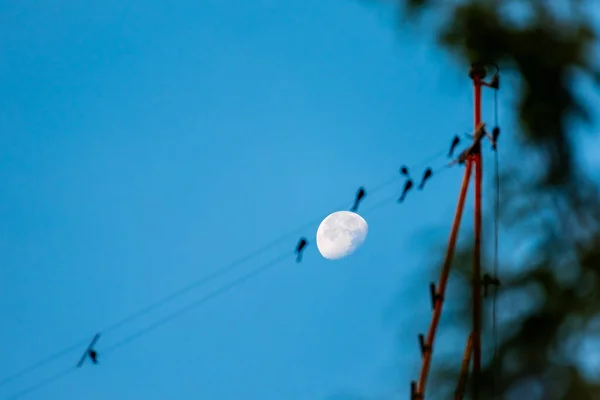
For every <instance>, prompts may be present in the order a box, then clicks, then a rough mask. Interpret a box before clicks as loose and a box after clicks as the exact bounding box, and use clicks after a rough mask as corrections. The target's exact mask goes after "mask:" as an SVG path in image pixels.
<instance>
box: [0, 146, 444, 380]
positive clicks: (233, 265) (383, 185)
mask: <svg viewBox="0 0 600 400" xmlns="http://www.w3.org/2000/svg"><path fill="white" fill-rule="evenodd" d="M445 153H446V152H445V151H440V152H438V153H435V154H433V155H431V156H430V157H428V158H426V159H425V160H423V161H421V162H419V163H417V164H414V165H413V166H412V168H418V167H421V166H424V165H427V164H429V163H430V162H432V161H434V160H436V159H438V158H440V157H441V156H443V155H444V154H445ZM396 182H398V177H397V175H396V176H394V177H393V178H391V179H389V180H387V181H385V182H382V183H381V184H379V185H377V186H376V187H375V188H373V189H371V190H370V191H369V192H370V193H376V192H378V191H380V190H382V189H385V188H386V187H388V186H390V185H392V184H394V183H396ZM345 206H346V204H344V205H341V206H339V207H338V208H344V207H345ZM321 220H322V217H321V218H318V219H314V220H312V221H310V222H308V223H306V224H304V225H302V226H300V227H298V228H296V229H294V230H292V231H290V232H288V233H286V234H284V235H282V236H280V237H279V238H278V239H275V240H273V241H272V242H270V243H268V244H266V245H264V246H262V247H260V248H258V249H257V250H255V251H253V252H250V253H248V254H246V255H245V256H243V257H241V258H239V259H237V260H235V261H233V262H231V263H230V264H227V265H225V266H223V267H221V268H220V269H217V270H216V271H214V272H212V273H209V274H207V275H204V276H202V277H201V278H199V279H197V280H195V281H193V282H191V283H189V284H188V285H186V286H184V287H182V288H181V289H179V290H176V291H175V292H172V293H171V294H169V295H167V296H165V297H163V298H161V299H159V300H157V301H156V302H154V303H151V304H150V305H148V306H146V307H144V308H142V309H140V310H138V311H136V312H134V313H132V314H130V315H128V316H126V317H124V318H122V319H121V320H118V321H116V322H114V323H112V324H110V325H108V326H106V327H105V328H103V329H101V330H100V332H103V333H106V332H109V331H113V330H116V329H118V328H120V327H122V326H123V325H125V324H127V323H129V322H132V321H134V320H136V319H138V318H139V317H141V316H143V315H145V314H148V313H150V312H151V311H154V310H156V309H158V308H160V307H162V306H163V305H165V304H167V303H169V302H171V301H173V300H175V299H176V298H178V297H180V296H182V295H183V294H185V293H187V292H189V291H191V290H192V289H195V288H197V287H199V286H202V285H204V284H206V283H208V282H210V281H212V280H215V279H217V278H219V277H221V276H223V275H225V274H226V273H228V272H231V271H232V270H234V269H235V268H236V267H238V266H240V265H242V264H244V263H245V262H247V261H249V260H251V259H252V258H254V257H256V256H258V255H260V254H262V253H264V252H266V251H267V250H270V249H272V248H274V247H275V246H277V245H278V244H280V243H282V242H283V241H284V240H286V239H289V238H290V237H292V236H294V235H298V234H299V233H300V232H301V231H303V230H304V229H306V228H308V227H310V226H312V225H314V224H316V223H319V222H320V221H321ZM88 342H89V338H86V339H82V340H80V341H78V342H77V343H74V344H72V345H70V346H68V347H66V348H64V349H62V350H60V351H58V352H56V353H54V354H52V355H50V356H48V357H46V358H44V359H41V360H40V361H37V362H36V363H33V364H31V365H29V366H27V367H25V368H23V369H22V370H20V371H18V372H16V373H14V374H12V375H10V376H7V377H5V378H3V379H1V380H0V386H3V385H5V384H7V383H8V382H11V381H13V380H15V379H17V378H20V377H22V376H24V375H26V374H28V373H30V372H32V371H34V370H36V369H38V368H40V367H42V366H44V365H46V364H48V363H49V362H51V361H54V360H56V359H58V358H60V357H62V356H64V355H66V354H68V353H70V352H72V351H74V350H76V349H77V348H79V347H81V346H83V345H85V344H87V343H88Z"/></svg>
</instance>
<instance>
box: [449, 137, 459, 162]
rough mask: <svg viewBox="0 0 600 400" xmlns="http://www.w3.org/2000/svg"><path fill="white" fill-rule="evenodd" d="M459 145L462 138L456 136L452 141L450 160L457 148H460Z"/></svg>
mask: <svg viewBox="0 0 600 400" xmlns="http://www.w3.org/2000/svg"><path fill="white" fill-rule="evenodd" d="M459 143H460V138H459V137H458V135H455V136H454V138H453V139H452V143H451V144H450V151H449V152H448V157H449V158H452V156H453V155H454V150H455V149H456V146H458V144H459Z"/></svg>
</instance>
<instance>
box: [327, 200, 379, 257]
mask: <svg viewBox="0 0 600 400" xmlns="http://www.w3.org/2000/svg"><path fill="white" fill-rule="evenodd" d="M368 231H369V226H368V225H367V221H365V220H364V219H363V217H361V216H360V215H358V214H356V213H353V212H350V211H337V212H334V213H333V214H330V215H328V216H327V218H325V219H324V220H323V222H321V225H319V229H317V248H318V249H319V252H320V253H321V255H322V256H323V257H325V258H327V259H329V260H338V259H340V258H344V257H347V256H349V255H350V254H352V253H354V252H355V251H356V249H358V248H359V247H360V246H362V244H363V243H364V242H365V239H366V238H367V232H368Z"/></svg>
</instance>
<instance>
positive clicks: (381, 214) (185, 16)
mask: <svg viewBox="0 0 600 400" xmlns="http://www.w3.org/2000/svg"><path fill="white" fill-rule="evenodd" d="M125 3H126V4H124V3H123V2H117V1H113V0H104V1H101V2H100V1H97V2H86V4H85V5H84V4H83V3H81V4H79V3H76V2H68V1H55V2H44V3H43V4H42V3H39V2H18V4H17V3H10V2H5V3H3V4H2V5H0V57H1V58H2V60H3V62H2V63H0V132H2V134H1V135H0V141H1V142H0V182H2V189H1V190H2V201H0V218H1V220H2V221H3V223H2V224H0V263H1V265H2V268H1V269H0V313H1V314H2V315H3V316H4V324H3V325H2V329H0V353H1V354H2V355H3V362H2V363H1V364H0V376H2V377H4V376H6V375H10V374H11V373H13V372H15V371H17V370H19V369H21V368H23V367H26V366H27V365H29V364H31V363H33V362H35V361H37V360H39V359H40V358H42V357H45V356H46V355H48V354H51V353H52V352H54V351H56V350H59V349H62V348H64V347H65V346H68V345H70V344H72V343H73V342H78V341H79V340H81V339H82V338H83V339H85V338H88V337H89V338H91V337H92V336H93V334H94V333H95V332H96V331H98V330H100V329H102V328H103V327H105V326H107V325H110V324H111V323H113V322H115V321H117V320H119V319H121V318H123V317H125V316H127V315H129V314H131V313H133V312H135V311H137V310H139V309H140V308H143V307H145V306H146V305H148V304H150V303H152V302H154V301H156V300H157V299H159V298H161V297H163V296H165V295H167V294H169V293H170V292H172V291H174V290H177V289H179V288H180V287H182V286H185V285H186V284H187V283H189V282H191V281H194V280H196V279H198V278H200V277H202V276H203V275H205V274H207V273H210V272H212V271H214V270H216V269H218V268H219V267H222V266H223V265H226V264H228V263H230V262H231V261H233V260H235V259H237V258H240V257H243V256H244V255H246V254H247V253H249V252H252V251H253V250H255V249H257V248H259V247H260V246H262V245H264V244H265V243H268V242H270V241H272V240H273V239H276V238H278V237H280V236H281V235H282V234H285V233H287V232H288V231H290V230H293V229H294V228H296V227H298V226H301V225H304V224H305V223H306V222H307V221H311V220H314V219H315V218H318V217H324V216H325V215H326V214H327V213H329V212H332V211H336V209H337V208H338V206H340V205H341V204H345V203H346V204H347V206H348V207H349V206H350V205H351V204H352V201H353V196H354V194H355V192H356V190H357V188H358V187H359V186H361V185H364V186H365V187H366V188H367V192H368V191H369V188H370V187H374V186H376V185H377V184H379V183H381V182H384V181H386V180H388V179H390V178H392V177H394V176H398V183H397V184H396V185H391V186H389V187H387V189H386V190H384V191H381V192H379V193H377V194H376V195H373V196H369V195H367V198H366V200H365V202H364V207H365V208H368V207H369V206H371V205H373V204H374V203H376V202H377V201H379V200H381V199H386V198H388V197H389V196H393V195H398V194H399V191H400V188H401V184H402V181H401V179H400V177H399V175H398V174H397V171H398V168H399V167H400V165H401V164H408V165H411V164H414V163H419V162H421V161H423V160H424V159H427V158H429V157H430V156H431V155H432V154H436V153H438V152H440V151H443V150H445V149H446V148H447V146H448V144H449V141H450V139H451V137H452V135H454V134H456V133H462V132H466V131H468V130H469V129H471V124H472V116H471V104H472V103H471V87H470V83H469V80H468V79H467V71H466V67H465V68H462V67H460V66H456V65H455V64H453V63H452V61H451V60H449V59H448V58H446V57H445V56H444V55H443V54H441V53H440V52H439V51H438V50H436V48H435V46H433V45H432V44H431V42H430V41H429V40H428V39H427V38H426V37H425V36H423V32H416V31H408V30H406V29H398V27H397V26H396V22H397V21H396V20H395V15H394V14H393V11H392V10H391V9H386V8H382V7H375V6H370V5H365V4H360V3H359V2H352V1H340V2H322V1H314V0H310V1H287V2H281V1H274V0H268V1H267V0H260V1H252V2H248V1H241V0H235V1H228V2H222V1H220V2H219V1H208V0H204V1H188V0H184V1H180V2H178V3H177V4H176V5H167V3H161V2H156V1H138V0H134V1H129V2H125ZM487 105H488V107H489V106H490V104H489V102H488V104H487ZM488 110H489V108H488ZM442 160H443V158H442ZM438 164H439V163H438ZM436 165H437V164H436ZM489 165H491V164H489ZM417 172H418V173H420V171H415V173H417ZM460 175H461V172H460V170H458V169H456V170H451V171H449V172H447V173H445V174H444V175H441V176H439V177H437V178H436V179H435V180H432V181H431V183H430V186H429V187H428V188H427V190H426V191H424V192H423V193H413V196H411V197H409V199H408V201H407V202H406V203H405V204H404V205H402V206H398V205H396V204H394V202H393V201H389V204H387V205H386V206H385V207H382V208H380V209H378V210H377V211H376V212H373V213H365V215H364V217H365V219H366V220H367V222H368V223H369V224H370V233H369V237H368V238H367V241H366V243H365V245H364V247H363V248H362V249H361V250H360V251H358V252H357V253H356V254H355V255H353V256H352V257H350V258H348V259H345V260H342V261H338V262H330V261H326V260H324V259H322V258H321V257H320V256H319V255H318V252H317V251H316V246H314V234H315V232H316V227H317V225H314V226H313V227H311V228H308V229H305V230H304V231H303V233H302V234H303V235H305V236H307V237H308V238H309V240H312V246H310V247H309V248H308V249H307V252H306V254H305V257H304V262H303V263H302V264H296V263H294V257H293V254H292V251H293V248H294V246H295V245H296V240H297V238H296V237H292V238H290V239H289V241H287V242H282V243H281V244H280V245H279V246H277V247H274V248H272V249H271V250H270V251H269V252H266V253H263V254H261V255H260V257H257V258H255V259H253V260H251V261H250V262H248V263H247V264H244V265H242V266H240V267H239V268H238V269H236V270H235V271H232V273H231V274H229V275H227V276H225V277H223V278H222V279H220V280H219V281H217V282H213V283H211V285H207V286H203V287H200V288H198V289H197V290H194V291H192V292H190V293H187V294H186V295H185V296H182V297H181V298H178V299H177V301H175V302H173V303H172V304H169V305H167V306H166V307H165V308H164V309H160V310H157V311H156V312H155V313H151V314H149V315H146V316H144V317H143V318H140V319H139V320H136V321H133V322H132V323H131V324H129V325H127V326H123V327H122V328H120V329H118V330H115V331H111V332H109V333H107V334H106V335H104V336H103V337H102V338H101V340H100V342H99V343H98V350H99V352H100V363H101V364H100V365H99V366H97V367H93V366H90V365H89V364H87V365H86V366H85V368H83V369H81V370H78V371H76V372H75V373H73V374H70V375H68V376H66V377H65V378H63V379H61V380H59V381H57V382H55V383H54V384H52V385H49V386H47V387H44V388H42V389H40V390H39V391H36V392H33V393H31V394H29V395H28V396H27V397H26V398H29V399H32V400H35V399H38V400H41V399H44V400H55V399H56V400H58V399H61V400H66V399H76V398H78V399H79V398H85V399H88V400H97V399H108V398H110V399H113V400H121V399H123V400H124V399H132V398H144V399H147V400H158V399H177V398H193V397H197V398H203V399H232V400H235V399H249V398H250V399H261V400H281V399H287V400H303V399H327V398H328V396H330V395H334V394H337V393H346V392H347V393H363V394H369V395H379V394H389V393H394V391H396V390H398V391H399V393H406V392H407V391H408V384H409V381H410V379H414V378H416V376H417V369H416V366H417V362H418V360H419V353H418V348H417V342H416V335H417V333H418V332H421V331H425V330H426V328H427V324H428V321H429V317H430V307H429V298H428V282H429V277H428V272H427V265H428V264H427V262H426V261H427V260H428V256H429V253H427V252H426V250H428V249H429V248H430V246H431V245H433V244H435V243H437V241H438V240H439V239H442V240H445V236H446V234H447V231H448V229H449V223H450V219H449V218H450V217H451V215H452V213H453V210H454V206H455V202H456V196H457V185H458V184H459V182H460ZM285 252H289V253H290V256H289V260H286V261H285V262H283V263H280V264H278V265H277V266H276V268H275V269H273V270H271V271H269V272H267V273H265V274H264V275H262V276H260V277H257V278H256V279H252V280H250V281H248V282H246V283H245V284H243V285H241V286H239V287H237V288H235V289H234V290H232V291H231V292H229V293H227V294H224V295H223V296H220V297H218V298H216V299H214V300H213V301H211V302H209V303H207V304H205V305H203V306H201V307H199V308H197V309H195V310H193V311H192V312H190V313H188V314H185V315H184V316H182V317H181V318H178V319H176V320H174V321H172V322H171V323H169V324H166V325H164V326H162V327H160V328H158V329H156V330H155V331H152V332H151V333H149V334H147V335H144V336H142V337H140V338H139V339H138V340H136V341H133V342H131V343H129V344H128V345H126V346H123V347H121V348H119V349H118V351H114V352H112V353H110V354H107V355H106V357H103V355H102V349H103V348H108V347H110V346H111V345H112V344H114V343H116V342H118V341H119V340H121V339H123V338H124V337H126V336H127V335H129V334H131V333H133V332H135V331H137V330H139V329H142V328H144V327H145V326H147V325H148V324H152V323H153V322H154V321H156V320H157V319H159V318H161V317H163V316H165V315H168V314H169V313H171V312H173V311H174V310H177V309H178V308H180V307H182V306H185V305H186V304H187V303H188V302H192V301H194V300H197V299H198V298H200V297H202V296H203V295H205V294H206V293H208V292H209V291H210V290H212V289H215V288H219V287H220V286H221V285H223V284H226V283H227V282H229V281H230V280H232V279H235V278H236V277H239V276H240V275H243V274H244V273H246V272H248V271H250V270H252V269H253V268H256V267H258V266H259V265H261V264H262V263H264V262H266V261H268V260H270V259H272V258H275V257H278V256H279V255H281V254H283V253H285ZM398 296H399V297H398ZM396 298H400V299H404V300H405V303H404V304H405V305H404V306H400V307H398V306H397V305H396V307H391V304H393V303H395V301H394V299H396ZM390 310H391V311H390ZM409 322H410V323H409ZM460 347H462V344H461V346H460ZM84 348H85V345H84V346H82V348H81V350H76V351H73V352H71V353H69V354H67V355H65V356H64V357H62V358H59V359H57V360H55V361H53V362H52V363H50V364H48V365H46V366H44V367H43V368H40V369H38V370H36V371H34V372H32V373H31V374H28V375H25V376H24V377H22V378H20V379H19V380H15V381H13V382H11V383H10V384H7V385H4V386H1V387H0V398H1V399H3V398H5V397H8V396H10V395H11V394H13V393H16V392H18V391H19V390H22V389H24V388H27V387H28V386H29V385H32V384H36V383H37V382H39V381H40V380H43V379H44V378H47V377H48V376H51V375H53V374H54V373H56V372H57V371H60V370H62V369H64V368H68V367H69V366H70V365H72V364H74V363H75V362H77V360H78V357H79V356H80V354H81V352H82V351H83V350H84Z"/></svg>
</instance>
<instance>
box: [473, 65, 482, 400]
mask: <svg viewBox="0 0 600 400" xmlns="http://www.w3.org/2000/svg"><path fill="white" fill-rule="evenodd" d="M483 74H485V72H481V73H480V74H477V73H476V74H474V76H473V88H474V97H475V101H474V108H475V109H474V123H475V129H477V127H478V126H479V124H480V123H481V87H482V84H483V82H482V79H483V77H484V76H483ZM472 161H473V163H474V164H475V243H474V249H473V258H474V260H473V400H477V399H478V398H479V374H480V371H481V181H482V174H483V163H482V157H481V143H477V148H476V150H475V151H474V153H473V155H472Z"/></svg>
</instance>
